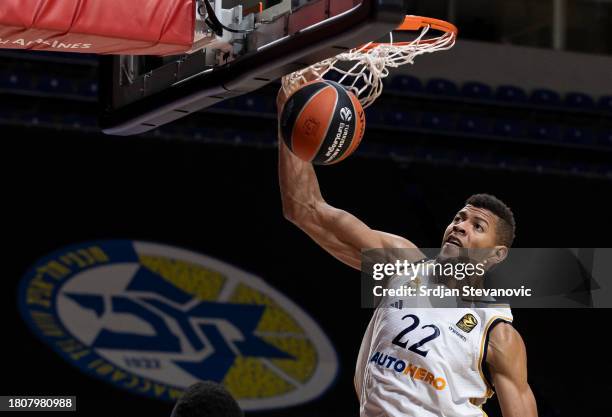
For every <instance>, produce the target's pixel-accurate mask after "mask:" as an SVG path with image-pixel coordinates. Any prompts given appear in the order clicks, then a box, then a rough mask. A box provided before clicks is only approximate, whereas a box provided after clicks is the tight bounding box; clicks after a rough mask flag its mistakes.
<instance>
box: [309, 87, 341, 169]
mask: <svg viewBox="0 0 612 417" xmlns="http://www.w3.org/2000/svg"><path fill="white" fill-rule="evenodd" d="M325 84H326V85H327V86H328V87H332V88H333V89H334V91H335V92H336V100H335V102H334V107H332V108H333V109H334V114H331V115H330V117H329V121H328V123H327V127H326V128H325V134H324V135H323V140H321V141H320V142H319V146H318V147H317V151H316V152H315V153H314V154H313V155H312V158H310V162H312V161H313V160H314V159H315V158H316V157H317V155H319V152H320V151H321V148H322V147H323V144H325V143H326V142H327V135H328V133H329V128H330V127H331V125H332V122H333V121H334V119H335V109H336V107H337V106H338V101H339V100H340V93H339V92H338V89H336V87H335V86H334V85H333V84H330V83H329V82H328V81H325Z"/></svg>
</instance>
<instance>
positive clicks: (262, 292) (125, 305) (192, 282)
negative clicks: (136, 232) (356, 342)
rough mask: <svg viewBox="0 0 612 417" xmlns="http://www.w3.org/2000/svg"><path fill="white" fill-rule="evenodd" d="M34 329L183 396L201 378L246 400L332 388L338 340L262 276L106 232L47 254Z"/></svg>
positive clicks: (24, 309)
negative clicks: (333, 340) (333, 341)
mask: <svg viewBox="0 0 612 417" xmlns="http://www.w3.org/2000/svg"><path fill="white" fill-rule="evenodd" d="M19 304H20V310H21V314H22V316H23V318H24V319H25V321H26V322H27V323H28V325H29V326H30V328H31V329H32V330H33V331H34V333H35V334H36V335H37V336H38V337H39V338H40V339H42V340H43V341H44V342H45V343H47V344H48V345H49V346H51V347H52V348H53V349H54V350H55V351H56V352H57V353H58V354H59V355H61V356H62V357H63V358H64V359H65V360H67V361H68V362H70V363H71V364H73V365H74V366H76V367H78V368H79V369H80V370H81V371H83V372H85V373H87V374H90V375H93V376H95V377H98V378H101V379H103V380H105V381H106V382H108V383H111V384H113V385H115V386H117V387H119V388H122V389H125V390H128V391H131V392H134V393H138V394H142V395H146V396H149V397H153V398H159V399H163V400H167V401H175V400H176V399H178V397H180V395H181V394H182V392H183V390H184V389H185V388H187V387H188V386H189V385H191V384H193V383H195V382H197V381H200V380H212V381H216V382H219V383H221V384H223V385H224V386H225V387H226V388H227V389H228V390H229V391H230V392H231V393H232V394H233V395H234V397H235V398H236V399H237V400H238V402H239V403H240V405H241V407H242V408H243V409H244V410H246V411H253V410H265V409H270V408H278V407H285V406H291V405H296V404H300V403H303V402H306V401H309V400H312V399H315V398H317V397H319V396H320V395H322V394H323V393H324V392H325V391H326V390H327V389H328V388H329V387H330V386H331V384H332V382H333V380H334V378H335V376H336V372H337V370H338V360H337V357H336V353H335V351H334V348H333V346H332V344H331V342H330V341H329V339H328V338H327V337H326V336H325V334H324V333H323V331H322V330H321V329H320V328H319V326H318V325H317V323H315V322H314V321H313V320H312V319H311V318H310V317H309V316H308V315H307V314H306V313H305V312H304V311H302V310H301V309H300V308H299V307H298V306H297V305H296V304H294V303H293V302H292V301H291V300H290V299H289V298H287V297H286V296H284V295H283V294H281V293H280V292H278V291H277V290H275V289H274V288H272V287H271V286H269V285H268V284H266V283H265V282H264V281H263V280H262V279H260V278H258V277H256V276H253V275H251V274H249V273H247V272H244V271H242V270H240V269H237V268H235V267H233V266H231V265H229V264H226V263H223V262H221V261H218V260H216V259H213V258H209V257H207V256H204V255H200V254H198V253H195V252H191V251H187V250H184V249H179V248H176V247H171V246H166V245H160V244H154V243H147V242H137V241H125V240H119V241H101V242H93V243H87V244H81V245H77V246H73V247H69V248H65V249H62V250H59V251H57V252H55V253H53V254H51V255H49V256H47V257H45V258H43V259H41V260H39V261H38V262H37V263H36V264H35V265H34V266H33V267H32V268H31V269H30V271H29V272H28V273H27V275H26V276H25V277H24V278H23V280H22V281H21V284H20V290H19Z"/></svg>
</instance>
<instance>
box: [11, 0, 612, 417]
mask: <svg viewBox="0 0 612 417" xmlns="http://www.w3.org/2000/svg"><path fill="white" fill-rule="evenodd" d="M418 3H419V4H421V6H420V10H412V11H410V13H413V14H422V15H429V16H433V17H438V18H444V19H447V20H449V21H452V22H454V23H456V24H457V26H458V27H459V28H460V37H459V41H458V43H457V45H456V47H455V48H454V49H453V50H451V51H447V52H444V53H442V54H436V55H432V56H424V57H421V58H420V59H418V60H417V61H416V62H415V65H414V66H410V65H408V66H406V67H403V68H400V69H398V70H393V71H392V73H391V75H390V77H389V78H388V79H387V80H386V81H385V90H384V94H383V96H382V97H381V98H380V99H379V100H378V101H377V102H376V103H375V104H374V105H373V106H372V107H370V108H369V109H368V111H367V128H366V134H365V137H364V140H363V143H362V145H361V146H360V148H359V149H358V151H357V152H356V154H355V155H353V156H351V157H350V158H349V159H348V160H346V161H345V162H342V163H341V164H338V165H335V166H331V167H320V168H317V173H318V175H319V179H320V183H321V189H322V191H323V195H324V197H325V198H326V200H327V201H328V202H329V203H330V204H332V205H334V206H336V207H339V208H343V209H345V210H347V211H350V212H351V213H353V214H355V215H356V216H357V217H359V218H361V219H363V220H364V221H365V222H366V223H368V224H369V225H370V226H372V227H373V228H376V229H378V230H385V231H389V232H392V233H396V234H399V235H402V236H406V237H407V238H409V239H410V240H411V241H413V242H415V243H416V244H417V245H418V246H421V247H438V246H439V245H440V241H441V239H442V234H443V231H444V228H445V227H446V225H447V224H448V223H449V221H450V220H451V219H452V216H453V215H454V214H455V212H456V211H457V210H458V209H460V208H461V207H462V205H463V202H464V201H465V199H466V198H467V197H468V196H470V195H471V194H474V193H480V192H486V193H491V194H494V195H496V196H498V197H499V198H501V199H502V200H504V201H505V202H507V203H508V205H509V206H510V207H511V208H512V209H513V211H514V213H515V216H516V221H517V238H516V241H515V246H516V247H519V248H535V247H542V248H570V247H583V248H604V247H609V246H610V239H611V237H612V219H611V214H612V29H611V28H612V3H610V2H606V1H595V0H590V1H586V0H584V1H578V0H566V1H563V0H560V1H553V0H537V1H536V0H529V1H519V0H503V1H477V0H469V1H468V0H465V1H453V0H449V1H430V2H418ZM0 7H1V6H0ZM99 66H100V58H99V57H97V56H93V55H77V54H64V53H49V52H30V51H17V50H8V49H4V50H0V137H1V143H2V145H1V146H2V164H1V166H2V177H3V179H4V180H3V199H2V200H3V207H4V210H3V211H4V213H5V214H4V219H5V220H4V230H5V231H6V232H5V233H4V242H5V256H4V261H3V262H4V267H3V271H4V272H3V274H2V278H3V285H2V289H3V291H2V293H3V295H2V304H1V305H2V316H1V317H2V319H3V320H2V323H3V327H4V329H5V330H4V337H2V359H3V361H2V362H3V366H2V369H3V378H2V389H1V392H0V394H1V395H74V396H76V397H77V412H76V414H78V415H82V416H97V415H126V416H127V415H143V416H151V417H153V416H169V415H170V411H171V410H172V406H173V403H172V402H171V401H168V400H167V399H166V400H164V399H163V398H161V397H163V395H162V394H160V392H158V393H157V394H155V393H154V392H152V390H151V389H148V388H146V386H145V385H146V383H145V382H143V381H140V382H139V383H140V384H141V385H139V387H140V388H141V392H137V390H138V389H126V388H125V384H123V385H121V384H120V383H113V382H112V381H108V380H105V379H104V378H101V377H99V376H98V377H95V376H92V375H91V372H90V371H91V369H90V370H89V371H88V370H87V369H85V368H86V366H74V363H72V362H71V361H70V360H66V359H65V358H64V359H63V358H62V357H61V356H60V355H59V354H58V353H57V352H56V351H54V350H53V349H52V348H51V347H50V346H49V342H48V341H46V340H43V338H41V337H39V336H37V335H36V334H35V332H33V331H32V329H31V325H30V326H28V324H27V323H26V322H27V320H25V319H24V309H23V305H22V301H23V300H22V299H21V297H22V293H20V292H19V291H20V290H19V289H20V285H21V283H22V282H23V280H24V279H26V278H25V277H26V276H28V274H30V272H28V271H32V269H31V268H36V266H37V265H40V261H39V260H40V259H42V258H45V257H47V256H49V254H52V253H55V252H56V251H61V250H63V249H65V248H67V247H71V246H74V245H77V246H78V245H79V244H83V243H87V242H99V241H107V240H115V241H116V240H123V241H145V242H154V243H157V244H160V245H165V246H167V247H178V248H183V249H187V250H189V251H192V252H196V253H199V254H204V255H206V256H210V257H212V258H215V259H217V260H220V261H222V262H223V263H225V264H229V265H232V266H234V267H236V268H239V269H241V270H243V271H246V272H247V273H249V274H252V275H254V276H257V277H259V278H261V279H262V280H263V281H265V282H266V283H267V285H268V286H270V287H273V288H274V289H276V290H277V291H278V293H282V294H283V297H285V298H288V299H290V300H291V301H292V303H293V304H292V305H295V306H299V308H300V309H301V310H302V311H304V312H305V313H306V314H307V315H308V316H310V317H311V318H312V320H313V322H314V323H315V324H316V325H317V326H318V327H319V328H320V329H322V331H323V333H324V335H323V337H324V338H327V339H328V340H329V342H330V343H331V346H332V347H333V351H335V355H336V360H337V364H332V365H330V364H322V365H321V366H336V365H337V373H336V374H335V377H334V378H331V380H330V381H329V382H326V383H325V384H327V385H328V386H327V387H321V391H322V392H321V393H319V394H317V395H316V396H314V398H311V399H310V400H309V401H308V402H306V403H300V402H299V401H298V402H297V403H295V404H291V403H289V404H286V405H282V406H281V405H275V403H274V399H273V398H272V400H270V403H269V405H266V406H265V407H263V406H262V407H261V409H260V410H258V411H248V410H247V415H258V416H266V417H268V416H270V417H280V416H286V415H292V416H296V417H298V416H300V417H301V416H304V417H306V416H311V415H317V416H320V417H323V416H330V417H331V416H342V417H344V416H347V417H348V416H357V415H358V414H359V405H358V402H357V399H356V396H355V391H354V387H353V374H354V369H355V361H356V358H357V353H358V349H359V346H360V343H361V339H362V336H363V333H364V331H365V328H366V326H367V324H368V321H369V318H370V316H371V314H372V311H371V310H366V309H362V308H361V307H360V298H359V297H360V293H359V291H360V283H359V280H360V276H359V273H358V272H357V271H354V270H352V269H350V268H348V267H346V266H344V265H343V264H341V263H340V262H338V261H337V260H335V259H334V258H332V257H331V256H329V255H328V254H327V253H325V252H324V251H323V250H322V249H320V248H319V247H318V246H317V245H316V244H315V243H313V242H312V241H311V240H310V239H309V238H308V237H307V236H306V235H305V234H303V233H302V232H301V231H300V230H298V229H297V228H296V227H294V226H293V225H292V224H290V223H289V222H288V221H286V220H285V219H284V218H283V215H282V210H281V202H280V195H279V185H278V176H277V136H276V127H277V119H276V108H275V97H276V92H277V90H278V87H279V83H273V84H270V85H268V86H266V87H264V88H261V89H259V90H257V91H255V92H253V93H250V94H248V95H243V96H239V97H237V98H235V99H231V100H226V101H223V102H221V103H220V104H218V105H216V106H214V107H211V108H209V109H206V110H205V111H202V112H199V113H197V114H194V115H191V116H189V117H187V118H184V119H181V120H179V121H176V122H174V123H171V124H168V125H165V126H162V127H160V128H158V129H156V130H153V131H151V132H148V133H145V134H142V135H140V136H133V137H116V136H108V135H104V134H102V133H101V132H100V128H99V126H98V121H97V120H98V119H97V118H98V114H99V113H100V110H101V109H100V105H99V101H98V95H99V93H100V89H101V86H102V85H103V84H104V83H100V82H99V80H98V77H99ZM607 278H608V279H612V277H607ZM20 306H21V307H20ZM291 313H292V312H291V309H289V310H288V314H289V315H291ZM513 314H514V317H515V321H514V325H515V327H516V328H517V329H518V330H519V332H520V333H521V334H522V336H523V338H524V340H525V344H526V346H527V354H528V368H529V381H530V384H531V386H532V388H533V391H534V394H535V396H536V399H537V403H538V410H539V415H540V416H542V417H561V416H563V417H566V416H567V417H573V416H589V415H600V416H604V415H609V414H610V411H609V410H610V407H609V399H610V396H612V381H611V379H610V378H611V375H612V367H611V366H610V360H609V352H610V346H609V342H608V339H609V338H608V333H609V323H610V321H611V319H612V312H611V311H610V310H609V309H558V310H556V309H515V310H513ZM30 324H31V323H30ZM115 330H117V331H120V330H118V329H115ZM145 333H146V332H145ZM125 334H127V333H125ZM146 334H148V333H146ZM319 359H321V358H319V357H317V356H316V355H315V357H314V358H311V359H310V360H311V361H314V362H316V361H318V360H319ZM153 362H154V361H153ZM126 363H128V365H126V366H127V368H126V369H128V371H129V366H136V367H142V366H143V365H142V364H140V365H135V363H136V362H134V361H132V362H129V361H128V362H126ZM130 364H131V365H130ZM92 366H93V365H92ZM152 366H157V365H155V364H153V365H152ZM253 369H254V368H253ZM289 373H291V372H289ZM257 375H258V374H257V372H256V371H253V370H251V371H248V372H245V373H244V374H243V375H241V376H240V377H238V378H237V379H236V381H237V382H236V381H235V382H234V388H235V391H234V393H236V392H238V393H239V395H245V396H248V392H251V391H252V390H253V387H256V386H258V385H259V384H261V386H264V385H265V384H267V383H268V382H267V380H266V381H258V379H257V378H258V377H257ZM292 375H294V378H298V377H299V375H300V373H299V372H298V371H296V372H294V373H293V374H292ZM142 384H145V385H142ZM236 387H237V388H236ZM164 389H165V388H164ZM270 389H271V390H272V391H274V389H277V388H275V385H274V384H272V388H270ZM278 389H279V390H280V389H281V388H278ZM255 392H257V390H255ZM262 392H263V391H262ZM240 393H243V394H240ZM244 393H247V394H244ZM266 393H267V394H265V395H268V396H270V395H272V394H270V393H269V392H268V391H266ZM257 395H259V394H257ZM261 395H264V394H261ZM156 396H157V397H160V398H156ZM484 410H485V411H486V413H487V414H488V415H489V416H490V417H497V416H501V412H500V411H499V406H498V404H497V400H496V398H495V397H493V399H491V400H489V401H488V402H487V404H486V405H485V407H484ZM52 414H54V413H52Z"/></svg>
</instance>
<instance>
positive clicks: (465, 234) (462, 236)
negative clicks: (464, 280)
mask: <svg viewBox="0 0 612 417" xmlns="http://www.w3.org/2000/svg"><path fill="white" fill-rule="evenodd" d="M496 228H497V216H496V215H495V214H493V213H491V212H490V211H489V210H486V209H482V208H478V207H474V206H471V205H469V204H468V205H467V206H465V207H464V208H462V209H461V210H459V212H458V213H457V214H456V215H455V217H454V218H453V221H452V222H451V223H450V224H449V225H448V226H447V227H446V231H445V232H444V237H443V239H442V250H441V252H442V254H443V255H446V256H448V257H454V256H457V255H458V254H460V253H461V252H463V250H462V248H470V249H487V248H495V247H496V241H497V229H496ZM454 254H457V255H454Z"/></svg>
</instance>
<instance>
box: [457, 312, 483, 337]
mask: <svg viewBox="0 0 612 417" xmlns="http://www.w3.org/2000/svg"><path fill="white" fill-rule="evenodd" d="M476 325H478V320H476V317H474V315H473V314H469V313H468V314H466V315H465V316H463V317H461V320H459V321H458V322H457V327H459V328H460V329H461V330H463V331H464V332H466V333H469V332H471V331H472V330H473V329H474V327H476Z"/></svg>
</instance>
